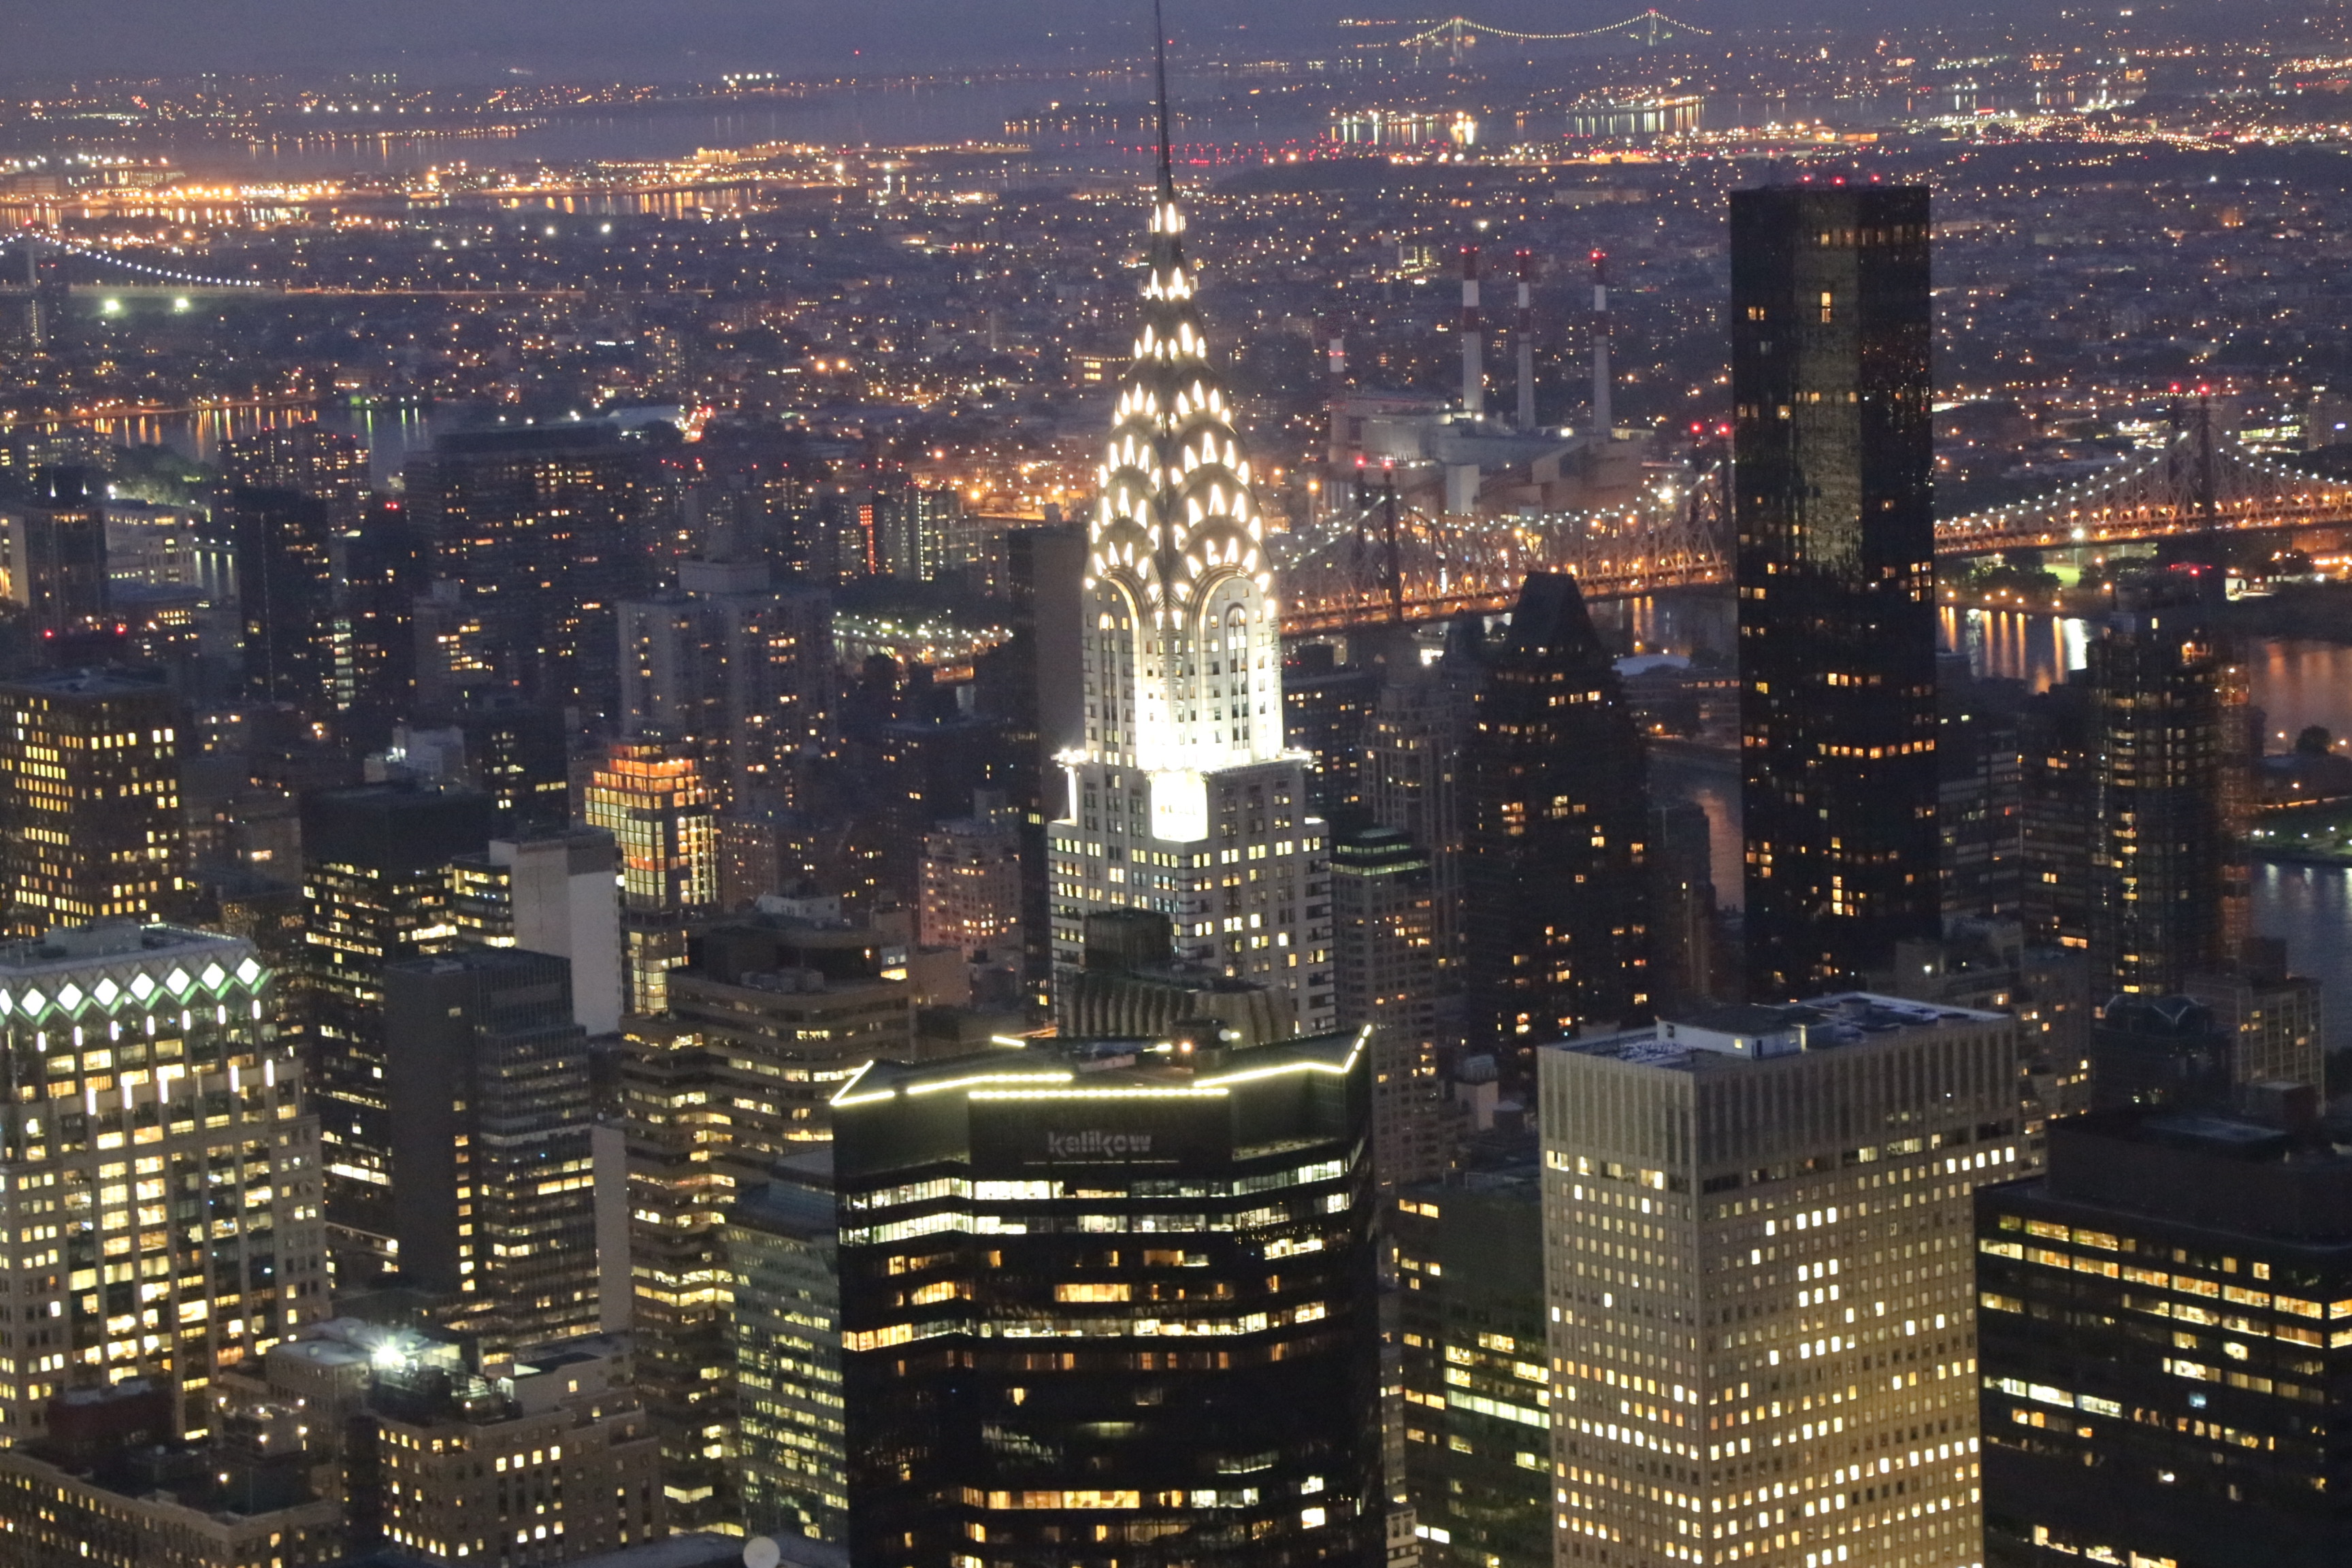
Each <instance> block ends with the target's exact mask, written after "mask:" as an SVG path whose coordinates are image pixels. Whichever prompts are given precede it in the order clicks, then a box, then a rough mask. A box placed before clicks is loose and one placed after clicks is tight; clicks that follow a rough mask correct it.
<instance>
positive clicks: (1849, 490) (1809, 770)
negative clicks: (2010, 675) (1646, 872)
mask: <svg viewBox="0 0 2352 1568" xmlns="http://www.w3.org/2000/svg"><path fill="white" fill-rule="evenodd" d="M1927 241H1928V219H1927V191H1926V189H1925V188H1924V187H1918V186H1887V185H1875V184H1867V185H1865V184H1801V185H1780V186H1772V187H1769V188H1766V189H1760V190H1747V191H1738V192H1735V193H1733V195H1732V198H1731V317H1732V321H1731V329H1732V359H1731V366H1732V368H1731V376H1732V399H1733V402H1734V405H1735V408H1734V417H1735V422H1736V430H1737V437H1736V447H1737V450H1736V457H1737V463H1736V479H1735V481H1734V489H1733V496H1732V519H1733V523H1734V526H1735V529H1736V531H1737V534H1738V547H1737V548H1738V561H1737V568H1736V576H1737V579H1738V594H1739V605H1738V608H1739V667H1740V756H1741V759H1742V763H1743V769H1744V773H1745V777H1744V779H1743V782H1742V790H1741V798H1742V811H1743V822H1744V830H1745V833H1746V837H1747V841H1748V842H1747V852H1746V853H1747V868H1748V876H1747V890H1746V909H1747V918H1746V931H1747V939H1748V994H1749V995H1750V996H1752V997H1753V998H1754V999H1756V1000H1758V1001H1761V1002H1780V1001H1786V1000H1788V999H1789V998H1790V997H1793V996H1797V995H1800V994H1805V993H1807V992H1811V991H1815V990H1819V989H1821V988H1822V987H1824V986H1828V985H1833V984H1838V983H1840V981H1841V980H1843V979H1850V978H1852V977H1853V976H1857V975H1859V974H1860V973H1863V972H1864V971H1865V970H1869V969H1874V968H1883V967H1884V966H1885V963H1886V962H1887V961H1888V960H1889V959H1890V958H1891V956H1892V954H1893V951H1894V944H1895V942H1898V941H1900V940H1902V939H1904V938H1906V937H1932V936H1934V935H1935V934H1936V931H1937V858H1936V851H1937V829H1936V800H1937V773H1936V728H1937V723H1936V717H1937V716H1936V662H1935V661H1936V623H1935V615H1936V607H1935V585H1936V579H1935V555H1934V545H1935V517H1934V511H1933V503H1932V479H1933V468H1934V450H1933V429H1932V426H1931V422H1930V417H1929V406H1928V405H1929V400H1930V395H1931V393H1932V390H1933V383H1932V380H1931V377H1930V374H1929V365H1928V353H1929V342H1930V334H1931V331H1932V324H1933V323H1932V312H1931V310H1930V309H1929V304H1928V292H1927V286H1928V276H1927Z"/></svg>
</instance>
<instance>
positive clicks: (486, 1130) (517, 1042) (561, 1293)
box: [383, 946, 600, 1353]
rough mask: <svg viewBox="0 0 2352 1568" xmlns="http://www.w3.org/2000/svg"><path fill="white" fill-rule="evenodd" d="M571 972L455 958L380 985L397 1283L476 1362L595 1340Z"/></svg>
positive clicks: (420, 965)
mask: <svg viewBox="0 0 2352 1568" xmlns="http://www.w3.org/2000/svg"><path fill="white" fill-rule="evenodd" d="M571 968H572V966H571V965H570V964H569V963H566V962H565V961H564V960H563V959H561V958H558V957H555V956H553V955H552V954H550V953H544V952H529V951H526V950H524V949H520V948H487V947H470V946H469V947H458V948H454V949H452V950H451V951H449V952H444V953H441V954H439V955H437V956H436V957H431V958H417V959H410V960H408V961H407V962H405V963H394V964H390V965H388V966H386V968H385V970H384V973H383V1012H384V1029H385V1034H386V1037H388V1038H389V1039H391V1040H394V1041H396V1042H398V1048H396V1049H394V1050H392V1051H390V1052H388V1053H387V1058H386V1068H385V1072H384V1090H385V1098H386V1100H387V1101H388V1103H389V1107H390V1110H391V1121H392V1129H393V1142H392V1172H393V1176H394V1183H393V1202H392V1212H393V1233H394V1239H395V1240H396V1241H397V1242H398V1244H399V1258H400V1279H401V1283H402V1284H403V1285H404V1286H405V1287H407V1288H409V1289H415V1290H420V1291H424V1292H426V1293H427V1294H429V1295H431V1296H432V1297H434V1298H436V1300H438V1301H439V1302H440V1303H441V1305H440V1306H439V1308H438V1309H437V1310H436V1321H439V1322H441V1323H442V1324H443V1325H444V1326H446V1327H448V1328H450V1329H453V1330H457V1331H465V1332H470V1333H473V1334H476V1335H478V1336H479V1340H480V1343H481V1345H482V1347H483V1349H484V1350H485V1351H486V1352H491V1353H498V1352H512V1351H515V1350H517V1349H518V1348H520V1347H522V1346H527V1345H533V1344H541V1343H544V1342H548V1341H551V1340H562V1339H571V1338H573V1337H575V1336H577V1335H580V1334H586V1333H594V1332H595V1331H597V1329H598V1327H599V1326H600V1320H599V1316H598V1302H597V1258H596V1214H595V1172H594V1169H593V1159H592V1156H591V1153H590V1150H589V1129H590V1126H591V1124H592V1122H593V1119H594V1114H595V1112H594V1106H593V1095H592V1092H591V1089H590V1085H589V1077H588V1048H587V1044H586V1033H585V1031H584V1030H583V1029H582V1028H581V1026H579V1025H578V1024H576V1023H574V1022H573V1021H572V974H571Z"/></svg>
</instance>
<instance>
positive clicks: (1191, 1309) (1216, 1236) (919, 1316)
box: [834, 1026, 1382, 1568]
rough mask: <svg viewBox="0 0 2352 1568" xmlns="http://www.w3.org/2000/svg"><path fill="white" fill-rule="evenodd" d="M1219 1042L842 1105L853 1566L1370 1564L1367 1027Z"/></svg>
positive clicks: (969, 1076)
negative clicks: (1247, 1043)
mask: <svg viewBox="0 0 2352 1568" xmlns="http://www.w3.org/2000/svg"><path fill="white" fill-rule="evenodd" d="M1212 1030H1213V1026H1212ZM1212 1039H1213V1032H1206V1031H1204V1032H1198V1033H1194V1034H1191V1035H1188V1036H1182V1037H1180V1038H1179V1039H1178V1040H1177V1041H1175V1042H1172V1043H1170V1042H1163V1043H1160V1044H1158V1045H1154V1044H1152V1043H1150V1042H1148V1041H1139V1040H1133V1039H1129V1040H1118V1041H1085V1040H1067V1039H1057V1040H1053V1041H1044V1042H1039V1043H1036V1044H1034V1045H1032V1046H1029V1047H1024V1048H1022V1049H1017V1050H1013V1049H1004V1048H998V1049H994V1050H990V1051H986V1052H982V1053H981V1054H979V1055H976V1056H969V1057H961V1058H954V1059H951V1060H947V1061H940V1062H933V1063H929V1064H926V1065H923V1066H919V1067H909V1066H906V1065H903V1064H899V1063H891V1062H883V1063H877V1064H876V1065H874V1066H873V1067H871V1068H867V1069H866V1071H865V1072H863V1073H862V1074H861V1075H860V1076H859V1077H858V1078H856V1079H854V1080H852V1081H851V1082H850V1083H849V1084H848V1085H847V1086H846V1087H845V1089H843V1090H842V1092H841V1094H840V1095H839V1097H838V1098H837V1099H835V1101H834V1151H835V1171H836V1174H837V1182H838V1185H837V1192H838V1194H839V1203H840V1208H841V1227H842V1228H841V1237H840V1258H841V1304H842V1313H841V1327H842V1354H843V1373H844V1377H843V1384H842V1400H843V1409H844V1412H845V1416H846V1421H847V1431H846V1434H845V1436H846V1438H847V1450H848V1455H849V1492H848V1495H849V1543H850V1554H851V1559H852V1561H854V1562H856V1563H858V1564H860V1568H916V1565H924V1568H929V1565H934V1564H940V1563H961V1564H963V1565H964V1568H1012V1565H1015V1564H1019V1565H1029V1564H1036V1563H1055V1564H1056V1565H1060V1568H1110V1565H1111V1564H1113V1563H1119V1564H1148V1563H1193V1564H1199V1565H1202V1568H1208V1565H1211V1564H1216V1565H1223V1568H1241V1565H1243V1564H1248V1565H1251V1568H1257V1565H1267V1568H1272V1565H1275V1564H1306V1563H1334V1564H1337V1563H1346V1564H1349V1565H1350V1568H1355V1565H1359V1564H1363V1563H1371V1562H1375V1561H1377V1560H1378V1558H1379V1553H1380V1542H1381V1513H1382V1492H1381V1422H1380V1415H1379V1408H1378V1396H1379V1375H1378V1373H1379V1364H1378V1356H1379V1348H1380V1347H1379V1341H1380V1335H1379V1331H1378V1328H1377V1326H1376V1324H1375V1321H1374V1317H1373V1311H1374V1308H1373V1257H1372V1217H1373V1215H1372V1205H1373V1197H1372V1164H1371V1149H1370V1136H1369V1134H1370V1101H1371V1085H1370V1076H1369V1074H1368V1073H1367V1071H1366V1067H1367V1057H1366V1053H1365V1050H1364V1048H1363V1045H1362V1041H1361V1039H1360V1037H1359V1036H1353V1035H1325V1036H1318V1037H1311V1038H1307V1039H1292V1040H1285V1041H1281V1042H1279V1043H1276V1044H1273V1045H1265V1046H1257V1047H1248V1048H1238V1047H1234V1048H1228V1047H1223V1046H1221V1045H1214V1044H1211V1043H1209V1042H1210V1041H1211V1040H1212ZM1188 1040H1189V1041H1191V1042H1192V1044H1189V1045H1188V1044H1187V1043H1186V1042H1187V1041H1188Z"/></svg>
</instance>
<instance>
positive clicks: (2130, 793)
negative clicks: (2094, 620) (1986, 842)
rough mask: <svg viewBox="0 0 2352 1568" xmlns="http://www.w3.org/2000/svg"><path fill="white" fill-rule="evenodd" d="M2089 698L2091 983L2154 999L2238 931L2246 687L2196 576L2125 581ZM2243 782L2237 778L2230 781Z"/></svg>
mask: <svg viewBox="0 0 2352 1568" xmlns="http://www.w3.org/2000/svg"><path fill="white" fill-rule="evenodd" d="M2116 598H2117V601H2118V607H2117V608H2116V612H2115V613H2114V614H2113V615H2110V616H2107V618H2106V620H2105V623H2104V624H2103V625H2101V626H2099V628H2098V632H2097V636H2096V637H2095V640H2094V641H2093V642H2092V643H2091V645H2090V647H2088V648H2087V649H2086V650H2085V651H2086V653H2087V655H2088V661H2087V668H2086V669H2085V671H2084V678H2083V679H2084V684H2086V685H2087V686H2088V687H2089V689H2090V697H2089V709H2090V725H2089V742H2090V763H2091V779H2090V784H2091V799H2092V806H2093V808H2092V815H2091V825H2090V834H2089V839H2090V884H2091V899H2090V939H2091V982H2092V985H2093V987H2094V988H2095V992H2096V994H2097V995H2098V997H2100V998H2102V999H2103V998H2105V996H2107V995H2109V994H2113V993H2115V992H2119V991H2121V992H2131V993H2136V994H2145V995H2158V994H2163V993H2165V992H2168V991H2178V990H2179V989H2180V988H2181V986H2182V984H2184V983H2185V982H2186V980H2187V979H2188V977H2189V975H2191V974H2195V973H2200V971H2204V970H2209V969H2213V968H2217V967H2218V966H2219V965H2220V964H2221V962H2222V961H2223V960H2224V959H2225V958H2228V957H2230V956H2231V955H2233V954H2234V953H2235V952H2236V951H2237V947H2238V943H2239V942H2241V941H2242V939H2243V937H2244V934H2245V931H2244V923H2245V921H2244V915H2245V910H2244V898H2245V886H2244V873H2243V854H2242V850H2241V849H2240V848H2239V843H2240V840H2241V837H2242V833H2243V831H2244V825H2243V824H2242V823H2240V822H2237V821H2234V820H2233V817H2234V816H2235V813H2234V812H2233V810H2232V807H2233V805H2236V803H2238V802H2239V801H2240V800H2242V788H2243V776H2242V775H2243V773H2244V768H2245V755H2246V751H2247V740H2246V733H2245V729H2246V685H2245V679H2244V676H2243V674H2242V672H2241V671H2240V670H2239V669H2238V668H2236V667H2235V666H2234V665H2232V664H2231V661H2230V659H2229V658H2228V656H2227V653H2226V652H2225V651H2224V649H2223V648H2222V647H2221V640H2220V638H2219V637H2217V636H2216V634H2215V632H2214V629H2213V626H2212V619H2211V616H2210V614H2209V613H2208V612H2207V610H2206V608H2205V606H2204V605H2202V604H2200V602H2199V590H2198V587H2197V584H2196V582H2195V579H2194V578H2193V577H2187V578H2184V577H2179V576H2175V575H2173V574H2152V575H2150V576H2148V577H2146V578H2143V579H2138V580H2134V581H2126V582H2124V583H2122V584H2118V585H2117V588H2116ZM2233 774H2234V775H2237V776H2235V777H2233V776H2232V775H2233Z"/></svg>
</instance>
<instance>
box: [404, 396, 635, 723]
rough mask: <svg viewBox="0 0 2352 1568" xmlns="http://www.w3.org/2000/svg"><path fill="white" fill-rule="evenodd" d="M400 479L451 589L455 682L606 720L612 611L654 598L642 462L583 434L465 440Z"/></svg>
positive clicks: (611, 438) (544, 432)
mask: <svg viewBox="0 0 2352 1568" xmlns="http://www.w3.org/2000/svg"><path fill="white" fill-rule="evenodd" d="M404 472H405V477H406V494H407V507H408V513H409V517H410V520H411V522H412V525H413V527H414V529H415V535H416V541H417V544H418V547H419V551H420V554H421V556H422V563H423V566H424V569H425V576H427V577H428V578H430V579H435V580H437V582H438V583H439V584H443V585H445V586H446V590H447V593H446V595H445V597H444V599H443V600H441V601H439V602H438V605H439V608H440V610H441V611H442V612H443V619H444V621H445V622H446V635H447V636H450V637H456V638H457V639H458V640H459V642H460V643H461V644H462V647H460V648H458V649H456V650H453V652H452V657H451V659H450V660H449V661H448V662H449V666H450V668H452V669H453V670H457V671H460V672H462V673H464V674H465V675H466V677H467V681H468V683H469V684H472V685H474V686H477V687H478V688H479V689H493V690H507V691H513V692H519V693H520V694H521V695H522V696H524V697H525V698H527V699H529V700H532V701H535V702H542V703H546V704H549V705H551V706H553V707H558V708H563V707H576V708H578V709H580V710H581V711H582V712H583V715H587V716H592V717H609V716H612V715H613V714H614V712H615V710H616V709H617V706H618V704H619V701H620V671H619V662H618V660H616V659H615V658H614V647H615V646H616V639H617V637H618V636H619V630H618V628H619V608H620V605H621V603H622V601H623V600H625V599H630V598H635V597H640V596H642V595H644V594H645V593H646V590H647V589H648V588H650V587H651V585H652V584H651V580H650V579H651V571H652V561H653V555H652V552H651V551H650V550H649V549H648V548H647V544H648V541H647V540H646V538H644V537H643V534H644V522H645V515H646V485H645V479H644V473H643V456H642V454H641V453H640V452H639V451H637V450H635V449H633V448H632V447H631V446H630V445H629V444H628V443H627V442H626V441H625V439H624V438H623V437H620V436H619V435H617V434H616V433H614V431H612V430H610V429H609V428H607V427H605V426H594V425H588V424H584V423H583V424H582V425H578V426H570V427H561V426H540V427H535V428H531V429H525V430H489V431H467V432H460V433H457V434H454V435H448V436H444V437H439V438H437V439H436V441H435V443H434V446H433V449H432V450H431V451H430V452H426V453H422V454H419V455H418V456H416V457H413V458H410V459H409V460H408V463H407V466H406V468H405V470H404ZM423 674H424V672H422V671H420V688H422V687H423V686H424V685H425V681H424V679H423ZM427 695H428V694H427V692H426V691H425V690H423V689H420V691H419V696H420V698H422V697H425V696H427Z"/></svg>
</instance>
